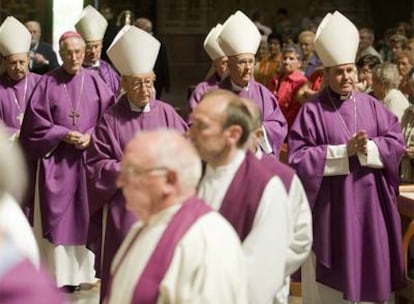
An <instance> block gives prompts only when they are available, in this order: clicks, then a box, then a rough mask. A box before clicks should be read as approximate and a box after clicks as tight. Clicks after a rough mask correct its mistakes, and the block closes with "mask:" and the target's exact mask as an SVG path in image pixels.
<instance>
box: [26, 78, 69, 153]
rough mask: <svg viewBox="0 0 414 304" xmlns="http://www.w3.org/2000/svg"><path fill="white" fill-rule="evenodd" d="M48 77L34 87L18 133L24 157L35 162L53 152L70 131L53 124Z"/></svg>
mask: <svg viewBox="0 0 414 304" xmlns="http://www.w3.org/2000/svg"><path fill="white" fill-rule="evenodd" d="M47 85H48V77H47V76H44V77H43V78H42V79H41V80H40V81H39V82H38V83H37V85H36V87H35V89H34V91H33V93H32V95H31V97H30V99H29V103H28V105H27V108H26V111H25V114H24V119H23V124H22V127H21V132H20V143H21V145H22V147H23V149H24V151H25V152H26V155H27V156H28V157H30V158H31V159H33V160H35V159H38V158H42V157H44V156H45V155H46V154H47V153H48V152H50V151H52V150H54V149H55V148H56V147H57V146H58V145H59V143H60V142H61V141H62V140H63V138H64V137H65V136H66V134H67V133H68V132H69V131H70V130H69V129H68V128H66V127H63V126H60V125H57V124H55V123H54V120H53V117H52V114H51V109H50V105H49V101H48V98H47V97H45V96H47V94H48V87H47Z"/></svg>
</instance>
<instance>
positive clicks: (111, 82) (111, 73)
mask: <svg viewBox="0 0 414 304" xmlns="http://www.w3.org/2000/svg"><path fill="white" fill-rule="evenodd" d="M85 68H87V69H89V70H92V71H96V72H98V74H99V76H101V78H102V79H103V80H104V81H105V83H106V84H107V85H108V86H109V88H110V89H111V91H112V93H113V94H114V95H115V96H118V95H119V90H120V82H121V81H120V77H119V74H118V73H117V72H116V71H115V70H114V69H113V68H112V67H111V65H110V64H109V63H108V62H106V61H105V60H102V59H100V60H99V66H85Z"/></svg>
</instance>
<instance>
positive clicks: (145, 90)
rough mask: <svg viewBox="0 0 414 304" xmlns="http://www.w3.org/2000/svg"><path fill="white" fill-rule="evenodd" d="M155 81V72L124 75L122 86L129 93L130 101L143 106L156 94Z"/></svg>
mask: <svg viewBox="0 0 414 304" xmlns="http://www.w3.org/2000/svg"><path fill="white" fill-rule="evenodd" d="M154 81H155V74H154V73H144V74H139V75H137V76H123V77H122V88H123V89H124V90H125V92H126V93H127V96H128V100H129V101H130V102H133V103H134V104H136V105H137V106H138V107H143V106H145V105H146V104H147V103H148V102H150V100H151V99H152V98H154V96H155V88H154Z"/></svg>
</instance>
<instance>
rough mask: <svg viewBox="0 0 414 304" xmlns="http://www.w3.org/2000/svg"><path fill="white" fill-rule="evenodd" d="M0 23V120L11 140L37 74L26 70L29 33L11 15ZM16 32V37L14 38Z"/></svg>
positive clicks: (17, 129)
mask: <svg viewBox="0 0 414 304" xmlns="http://www.w3.org/2000/svg"><path fill="white" fill-rule="evenodd" d="M2 25H3V27H2V32H1V33H0V53H1V54H2V55H3V66H4V68H5V72H4V74H3V75H1V76H0V100H1V102H0V120H1V121H2V122H3V124H4V126H5V127H6V129H7V131H8V133H9V135H10V137H11V139H12V140H15V139H16V138H17V137H18V136H19V132H20V126H21V124H22V121H23V114H24V111H25V109H26V105H27V100H28V99H29V97H30V95H31V94H32V91H33V88H34V86H35V84H36V83H37V81H38V80H39V78H40V76H39V75H37V74H32V73H30V72H29V50H30V42H31V35H30V32H29V31H28V30H27V29H26V27H25V26H24V25H23V24H22V23H20V22H19V21H18V20H17V19H15V18H14V17H9V18H7V19H6V20H5V21H4V22H3V24H2ZM16 35H17V36H19V39H15V37H16Z"/></svg>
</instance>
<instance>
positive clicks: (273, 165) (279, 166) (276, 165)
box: [260, 155, 296, 194]
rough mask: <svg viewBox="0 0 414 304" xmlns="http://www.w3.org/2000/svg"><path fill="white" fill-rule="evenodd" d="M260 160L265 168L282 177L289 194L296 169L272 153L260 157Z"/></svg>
mask: <svg viewBox="0 0 414 304" xmlns="http://www.w3.org/2000/svg"><path fill="white" fill-rule="evenodd" d="M260 162H261V163H262V164H263V165H264V167H265V168H267V169H269V170H270V172H272V173H273V174H274V175H276V176H277V177H279V178H280V180H281V181H282V183H283V186H285V189H286V193H288V194H289V191H290V186H291V185H292V180H293V177H294V176H295V174H296V173H295V170H293V169H292V168H291V167H289V166H288V165H285V164H284V163H282V162H280V161H279V160H278V159H277V158H275V157H274V156H270V155H263V156H262V158H260Z"/></svg>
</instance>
